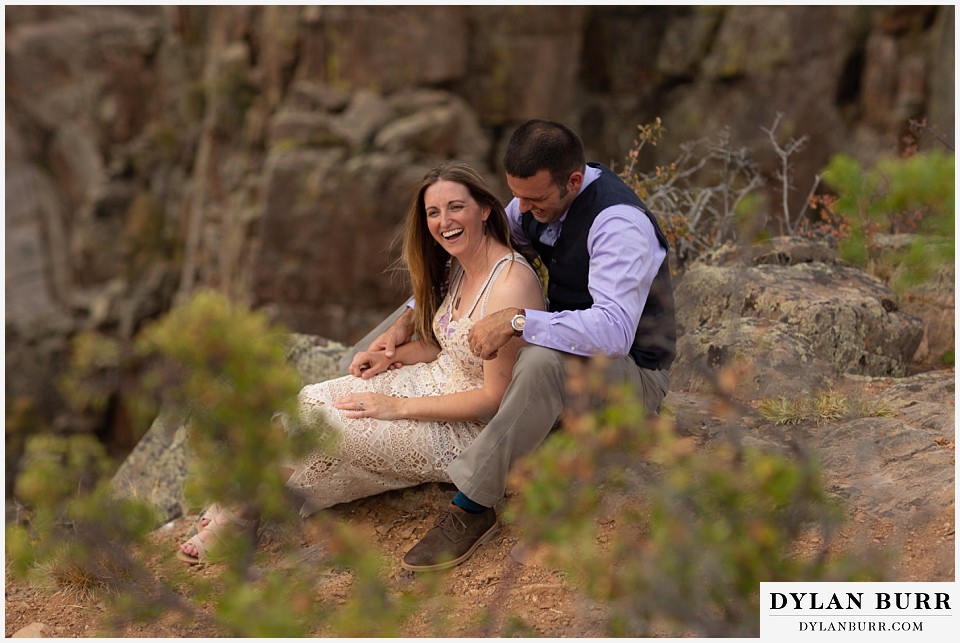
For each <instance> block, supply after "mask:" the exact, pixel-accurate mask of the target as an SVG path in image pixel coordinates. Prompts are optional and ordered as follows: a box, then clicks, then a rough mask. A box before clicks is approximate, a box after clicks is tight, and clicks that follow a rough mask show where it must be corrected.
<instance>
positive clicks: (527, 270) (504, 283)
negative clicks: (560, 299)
mask: <svg viewBox="0 0 960 643" xmlns="http://www.w3.org/2000/svg"><path fill="white" fill-rule="evenodd" d="M543 304H544V302H543V287H542V286H541V284H540V279H539V278H538V277H537V275H536V273H535V272H534V271H533V269H532V268H531V267H530V266H529V265H527V264H526V263H522V262H520V261H512V262H510V264H508V265H507V266H506V267H505V269H504V270H501V271H500V274H499V275H498V276H497V279H496V281H494V282H493V284H491V291H490V300H489V302H488V304H487V311H488V312H492V311H495V310H500V309H503V308H531V309H534V310H543V308H544V305H543Z"/></svg>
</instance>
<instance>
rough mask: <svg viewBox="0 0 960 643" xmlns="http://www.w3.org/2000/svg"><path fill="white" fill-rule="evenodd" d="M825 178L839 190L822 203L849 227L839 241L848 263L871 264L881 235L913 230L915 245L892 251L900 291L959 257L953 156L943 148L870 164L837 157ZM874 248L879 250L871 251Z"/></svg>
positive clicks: (827, 214)
mask: <svg viewBox="0 0 960 643" xmlns="http://www.w3.org/2000/svg"><path fill="white" fill-rule="evenodd" d="M823 178H824V180H825V181H826V183H827V184H829V186H830V187H831V189H833V190H834V191H835V192H836V193H837V197H836V199H831V200H829V201H826V202H821V203H822V210H824V213H823V214H822V215H821V216H823V217H824V218H830V217H839V218H840V219H841V220H842V221H843V222H844V223H845V224H846V225H847V227H848V230H847V231H845V233H844V234H843V235H841V236H842V239H841V241H840V250H841V255H842V256H843V258H844V259H846V260H847V261H850V262H851V263H854V264H856V265H859V266H866V265H867V264H868V261H869V259H870V258H871V256H872V255H874V254H876V250H877V249H878V244H877V235H878V234H886V233H909V234H911V235H912V241H911V242H910V244H909V245H908V246H907V247H905V248H902V249H894V250H891V251H888V252H887V253H886V254H885V255H884V256H883V258H882V260H883V262H884V263H886V264H887V265H889V266H890V273H891V279H890V281H891V285H892V287H893V288H894V289H895V290H897V291H902V290H903V289H904V288H906V287H909V286H911V285H914V284H917V283H922V282H924V281H926V280H928V279H929V278H930V277H931V276H932V275H933V273H934V272H935V271H936V269H937V268H938V267H939V266H942V265H944V264H946V263H953V260H954V155H953V154H952V153H949V154H948V153H945V152H942V151H940V150H935V151H932V152H926V153H918V154H915V155H913V156H910V157H907V158H901V157H895V158H885V159H882V160H880V161H878V162H877V163H876V164H875V165H874V166H873V167H872V168H865V167H864V166H863V165H862V164H861V163H860V162H859V161H857V160H856V159H854V158H853V157H851V156H848V155H844V154H838V155H836V156H834V157H833V158H832V159H831V160H830V163H829V165H828V166H827V168H826V169H825V170H824V171H823ZM871 250H874V252H873V253H871Z"/></svg>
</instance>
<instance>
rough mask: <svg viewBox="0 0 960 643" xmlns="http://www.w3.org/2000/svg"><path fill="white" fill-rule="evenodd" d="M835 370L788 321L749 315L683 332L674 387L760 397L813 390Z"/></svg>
mask: <svg viewBox="0 0 960 643" xmlns="http://www.w3.org/2000/svg"><path fill="white" fill-rule="evenodd" d="M836 375H837V371H836V368H834V366H833V365H832V364H831V363H830V362H829V360H827V359H826V358H824V357H823V356H822V355H820V354H818V353H817V351H816V350H815V349H814V346H813V343H812V342H811V341H810V340H809V339H807V338H805V337H803V336H801V335H799V334H797V333H796V331H795V329H794V328H793V327H792V326H790V325H789V324H786V323H783V322H779V321H775V320H769V319H758V318H752V317H746V318H743V319H724V320H720V321H718V322H717V323H714V324H711V325H708V326H702V327H699V328H695V329H693V330H691V331H689V332H686V333H684V334H682V335H681V336H680V337H679V338H678V340H677V359H676V361H675V362H674V363H673V366H672V367H671V369H670V386H671V388H672V389H678V390H683V391H694V392H714V393H716V392H720V393H727V394H731V395H733V396H734V397H736V398H737V399H740V400H756V399H763V398H773V397H779V396H786V397H800V396H806V395H812V394H815V393H816V392H817V391H818V390H819V389H821V388H824V387H826V386H827V385H828V384H829V383H830V382H831V381H832V380H833V379H834V378H835V377H836Z"/></svg>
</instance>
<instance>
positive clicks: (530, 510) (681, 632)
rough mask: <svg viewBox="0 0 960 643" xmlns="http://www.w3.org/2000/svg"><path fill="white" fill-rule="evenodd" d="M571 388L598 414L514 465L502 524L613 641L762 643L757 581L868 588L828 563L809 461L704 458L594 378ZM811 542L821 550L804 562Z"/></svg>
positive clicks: (570, 423) (825, 503) (829, 527)
mask: <svg viewBox="0 0 960 643" xmlns="http://www.w3.org/2000/svg"><path fill="white" fill-rule="evenodd" d="M571 381H572V382H573V390H574V391H575V392H576V391H581V392H584V391H585V392H586V393H587V395H586V397H587V398H589V399H591V400H593V401H594V402H592V403H591V405H590V406H591V407H592V408H593V409H594V410H586V411H583V412H580V413H575V414H571V415H567V416H565V417H564V426H563V432H562V433H561V434H559V435H554V436H551V437H550V439H548V440H547V441H546V442H545V443H544V444H543V445H542V446H541V447H540V448H539V449H538V451H537V452H536V453H535V454H533V455H532V456H531V457H530V458H528V460H527V461H526V462H525V463H524V464H523V466H522V467H521V469H520V471H519V472H518V473H517V475H516V477H515V481H514V482H515V484H517V485H519V486H520V488H521V499H520V502H519V503H518V504H517V505H515V506H513V507H512V508H511V519H512V520H514V521H515V522H516V524H517V526H518V528H519V529H520V530H521V531H522V532H523V533H524V534H525V535H526V537H527V538H529V539H530V540H531V541H532V542H535V543H536V542H542V543H547V544H549V546H550V551H551V553H552V560H553V561H554V562H555V563H556V564H558V565H561V566H562V567H563V568H564V569H566V570H567V571H568V572H569V574H570V576H571V578H572V579H573V582H574V583H576V584H579V585H582V586H583V587H584V588H585V589H586V590H587V591H588V593H589V594H590V595H591V596H592V597H593V598H595V599H596V600H597V601H598V602H599V603H600V604H602V605H605V606H606V607H607V609H608V611H607V616H606V619H607V620H606V625H607V630H608V633H609V634H610V635H613V636H653V635H656V636H663V635H665V634H666V635H668V636H670V635H672V636H690V635H691V634H692V635H695V636H712V637H716V636H757V634H758V630H759V603H758V601H759V589H760V582H761V581H799V580H804V581H826V580H865V579H869V578H874V577H876V576H877V574H876V573H875V572H873V571H871V567H870V566H869V565H868V564H867V563H866V562H864V561H860V560H856V559H844V558H834V559H830V558H828V557H827V556H826V547H827V546H828V545H829V542H830V536H831V535H832V534H833V533H834V532H835V530H836V529H837V527H838V526H839V524H840V520H841V512H840V510H839V507H838V505H837V504H836V502H835V501H834V500H833V499H832V498H830V497H829V496H828V494H827V493H826V491H825V490H824V487H823V482H822V479H821V477H820V472H819V470H818V468H817V466H816V464H815V463H814V462H813V461H812V460H811V459H810V458H809V457H807V456H805V455H804V454H802V453H796V454H793V455H792V456H791V457H785V456H783V455H778V454H775V453H768V452H762V451H759V450H756V449H751V448H746V447H743V446H742V445H740V444H739V443H737V442H736V441H735V440H733V439H732V438H731V439H726V440H724V439H719V440H717V441H716V443H714V444H711V445H709V446H706V447H704V446H699V445H697V444H696V443H695V442H694V441H693V440H692V439H691V438H681V437H678V436H677V435H676V433H675V430H674V426H673V425H672V423H671V422H670V421H669V419H668V418H658V419H655V420H647V419H645V415H644V410H643V409H642V408H641V407H640V405H638V403H637V402H636V400H635V399H634V398H633V396H632V394H631V392H630V391H629V390H627V389H607V388H605V387H604V385H603V383H602V379H601V378H599V376H598V375H597V373H596V372H594V371H586V372H580V373H575V374H573V375H572V376H571ZM598 401H599V403H598ZM734 421H735V420H734ZM601 490H605V493H604V494H601ZM604 495H606V496H608V497H612V498H614V499H615V503H614V506H613V507H611V506H604V505H603V502H602V498H603V496H604ZM811 534H817V535H819V536H820V540H819V542H820V543H821V545H822V549H821V551H820V552H819V555H816V556H814V557H812V558H805V557H803V556H801V555H799V554H798V552H797V550H798V548H799V546H800V544H801V543H802V542H803V539H804V538H806V537H808V536H810V535H811Z"/></svg>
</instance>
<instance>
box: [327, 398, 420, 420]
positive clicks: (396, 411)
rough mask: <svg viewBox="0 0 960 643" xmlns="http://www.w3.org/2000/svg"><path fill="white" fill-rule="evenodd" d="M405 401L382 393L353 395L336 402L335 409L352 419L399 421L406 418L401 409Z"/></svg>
mask: <svg viewBox="0 0 960 643" xmlns="http://www.w3.org/2000/svg"><path fill="white" fill-rule="evenodd" d="M403 401H404V398H402V397H391V396H389V395H381V394H380V393H351V394H350V395H344V396H343V397H341V398H340V399H338V400H335V401H334V403H333V407H334V408H336V409H340V410H341V411H343V415H344V416H345V417H348V418H351V419H356V418H377V419H379V420H399V419H401V418H404V417H405V416H404V415H403V411H402V408H401V407H402V406H403Z"/></svg>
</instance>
